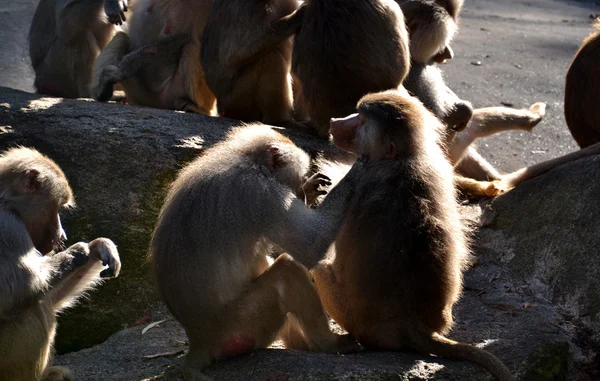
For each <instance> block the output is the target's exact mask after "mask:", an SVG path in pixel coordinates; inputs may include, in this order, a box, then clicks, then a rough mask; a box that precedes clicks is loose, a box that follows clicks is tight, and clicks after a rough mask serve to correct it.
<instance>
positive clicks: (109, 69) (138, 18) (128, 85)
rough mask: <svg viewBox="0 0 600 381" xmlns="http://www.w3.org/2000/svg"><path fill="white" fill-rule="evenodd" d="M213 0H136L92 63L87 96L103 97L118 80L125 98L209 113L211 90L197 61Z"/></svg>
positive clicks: (212, 107)
mask: <svg viewBox="0 0 600 381" xmlns="http://www.w3.org/2000/svg"><path fill="white" fill-rule="evenodd" d="M212 3H213V1H212V0H193V1H191V2H182V3H181V4H179V3H172V2H170V1H166V0H140V1H139V2H137V3H136V6H135V9H134V11H133V14H132V16H131V20H130V21H129V22H128V33H124V32H120V33H117V34H116V35H115V37H114V38H113V39H112V40H111V42H110V43H109V44H108V45H107V46H106V48H105V49H104V50H103V51H102V53H101V54H100V56H99V57H98V59H97V61H96V65H95V66H94V78H93V81H92V96H93V97H94V99H96V100H99V101H107V100H108V99H110V97H111V96H112V94H113V86H114V85H115V84H117V83H120V84H121V85H122V86H123V89H124V90H125V95H126V97H127V102H128V103H129V104H132V105H143V106H150V107H156V108H163V109H174V110H184V111H189V112H197V113H202V114H206V115H212V114H214V106H215V96H214V94H213V93H212V92H211V91H210V89H209V88H208V85H207V84H206V80H205V77H204V71H203V69H202V66H201V64H200V39H201V38H202V31H203V29H204V26H205V25H206V22H207V19H208V15H209V13H210V9H211V7H212Z"/></svg>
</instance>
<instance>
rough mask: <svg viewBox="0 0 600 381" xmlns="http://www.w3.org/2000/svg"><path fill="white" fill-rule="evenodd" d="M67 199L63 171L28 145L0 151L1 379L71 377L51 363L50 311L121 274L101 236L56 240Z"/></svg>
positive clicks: (69, 195)
mask: <svg viewBox="0 0 600 381" xmlns="http://www.w3.org/2000/svg"><path fill="white" fill-rule="evenodd" d="M71 205H73V195H72V192H71V188H70V187H69V184H68V182H67V179H66V177H65V175H64V174H63V172H62V171H61V169H60V168H59V167H58V165H56V163H54V162H53V161H52V160H50V159H49V158H47V157H45V156H43V155H41V154H40V153H39V152H37V151H35V150H32V149H28V148H16V149H11V150H8V151H6V152H4V153H3V154H2V155H0V343H2V345H1V346H0V379H1V380H10V381H38V380H48V381H54V380H71V376H70V373H69V371H68V370H67V369H66V368H62V367H51V366H50V364H51V363H52V345H53V343H54V335H55V332H56V317H55V315H56V313H58V312H60V311H61V310H63V309H64V308H66V307H69V306H70V305H73V304H74V303H75V301H76V299H77V297H79V296H80V295H81V294H82V293H83V292H85V291H86V290H88V289H90V288H91V287H93V286H94V285H96V284H98V283H99V282H100V280H101V278H112V277H116V276H117V275H118V274H119V270H120V268H121V262H120V260H119V254H118V252H117V248H116V246H115V245H114V243H113V242H112V241H110V240H109V239H106V238H97V239H95V240H93V241H92V242H90V243H89V245H88V244H86V243H83V242H79V243H76V244H74V245H73V246H71V247H69V248H68V249H66V250H64V251H61V252H58V253H52V254H49V253H50V252H51V251H52V250H53V249H54V248H56V247H59V246H62V245H63V242H64V241H66V235H65V232H64V230H63V229H62V226H61V223H60V217H59V215H58V212H59V210H60V209H61V208H64V207H69V206H71Z"/></svg>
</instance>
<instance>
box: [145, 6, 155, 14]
mask: <svg viewBox="0 0 600 381" xmlns="http://www.w3.org/2000/svg"><path fill="white" fill-rule="evenodd" d="M153 10H154V7H153V6H149V7H148V8H147V9H146V11H148V13H152V11H153Z"/></svg>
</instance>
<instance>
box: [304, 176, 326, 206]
mask: <svg viewBox="0 0 600 381" xmlns="http://www.w3.org/2000/svg"><path fill="white" fill-rule="evenodd" d="M330 186H331V179H330V178H329V177H327V176H326V175H324V174H322V173H315V174H314V175H312V176H311V177H309V178H308V180H306V181H305V182H304V184H302V192H303V193H304V202H306V205H312V204H313V203H314V202H315V200H316V199H317V198H318V197H319V196H324V195H326V194H327V192H328V191H329V187H330Z"/></svg>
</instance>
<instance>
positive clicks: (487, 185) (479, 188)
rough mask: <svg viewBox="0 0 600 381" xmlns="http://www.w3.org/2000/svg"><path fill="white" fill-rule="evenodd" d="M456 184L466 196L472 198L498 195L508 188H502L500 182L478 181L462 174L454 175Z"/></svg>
mask: <svg viewBox="0 0 600 381" xmlns="http://www.w3.org/2000/svg"><path fill="white" fill-rule="evenodd" d="M454 184H455V185H456V188H457V189H458V190H459V191H460V192H461V193H462V194H463V195H464V196H465V197H467V198H470V199H479V198H486V197H496V196H498V195H500V194H502V193H504V192H505V191H507V190H508V189H501V188H500V184H497V183H496V182H493V181H492V182H490V181H478V180H473V179H470V178H467V177H462V176H454Z"/></svg>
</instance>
